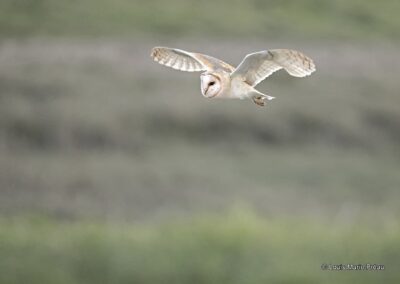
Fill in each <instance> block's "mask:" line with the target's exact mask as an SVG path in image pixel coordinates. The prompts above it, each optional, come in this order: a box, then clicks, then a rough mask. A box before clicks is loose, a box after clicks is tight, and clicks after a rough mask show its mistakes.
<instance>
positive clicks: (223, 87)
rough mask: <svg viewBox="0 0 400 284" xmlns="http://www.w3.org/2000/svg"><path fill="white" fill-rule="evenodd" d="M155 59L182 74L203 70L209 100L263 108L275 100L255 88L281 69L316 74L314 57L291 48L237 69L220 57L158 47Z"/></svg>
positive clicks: (263, 54) (258, 55)
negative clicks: (236, 101)
mask: <svg viewBox="0 0 400 284" xmlns="http://www.w3.org/2000/svg"><path fill="white" fill-rule="evenodd" d="M151 57H152V58H153V59H154V60H155V61H157V62H158V63H160V64H162V65H165V66H168V67H171V68H174V69H176V70H180V71H188V72H195V71H203V73H202V74H201V75H200V79H201V80H200V81H201V84H200V86H201V93H202V94H203V96H204V97H206V98H237V99H251V100H253V101H254V103H256V104H257V105H259V106H265V105H266V100H272V99H274V97H272V96H269V95H266V94H263V93H261V92H259V91H257V90H256V89H255V88H254V87H255V86H256V85H257V84H258V83H260V82H261V81H263V80H264V79H265V78H267V77H268V76H270V75H271V74H272V73H274V72H275V71H278V70H279V69H282V68H283V69H285V70H286V71H287V72H288V73H289V74H290V75H292V76H295V77H305V76H307V75H310V74H311V73H312V72H314V71H315V65H314V63H313V61H312V59H311V58H309V57H307V56H305V55H304V54H303V53H301V52H299V51H295V50H290V49H272V50H264V51H259V52H254V53H250V54H248V55H246V57H245V58H244V59H243V60H242V62H241V63H240V64H239V66H238V67H237V68H234V67H233V66H231V65H229V64H228V63H225V62H224V61H222V60H219V59H217V58H214V57H211V56H208V55H205V54H200V53H193V52H188V51H184V50H180V49H175V48H168V47H154V48H153V49H152V51H151Z"/></svg>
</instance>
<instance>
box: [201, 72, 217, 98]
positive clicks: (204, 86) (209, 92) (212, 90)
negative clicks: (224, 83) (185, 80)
mask: <svg viewBox="0 0 400 284" xmlns="http://www.w3.org/2000/svg"><path fill="white" fill-rule="evenodd" d="M200 80H201V93H202V94H203V96H204V97H206V98H213V97H215V96H216V95H218V93H219V92H220V91H221V80H220V78H219V77H217V76H215V75H213V74H210V73H203V74H201V76H200Z"/></svg>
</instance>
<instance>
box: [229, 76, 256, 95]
mask: <svg viewBox="0 0 400 284" xmlns="http://www.w3.org/2000/svg"><path fill="white" fill-rule="evenodd" d="M250 89H251V86H249V85H248V84H246V83H245V82H243V80H242V78H240V77H234V78H233V79H232V80H231V84H230V92H229V93H230V94H229V95H230V98H234V99H241V100H243V99H246V98H248V97H249V96H248V94H249V91H250Z"/></svg>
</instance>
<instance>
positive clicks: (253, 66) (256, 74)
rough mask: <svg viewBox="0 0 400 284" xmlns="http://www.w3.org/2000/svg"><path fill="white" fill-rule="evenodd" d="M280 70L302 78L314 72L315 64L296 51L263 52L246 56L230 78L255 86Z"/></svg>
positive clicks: (277, 50)
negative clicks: (240, 79)
mask: <svg viewBox="0 0 400 284" xmlns="http://www.w3.org/2000/svg"><path fill="white" fill-rule="evenodd" d="M282 68H283V69H285V70H286V71H287V72H288V73H289V74H290V75H292V76H295V77H304V76H308V75H310V74H311V73H312V72H314V71H315V64H314V62H313V61H312V59H311V58H309V57H307V56H306V55H304V54H303V53H301V52H299V51H296V50H290V49H273V50H264V51H259V52H255V53H251V54H248V55H246V57H245V58H244V59H243V61H242V62H241V63H240V64H239V66H238V67H237V68H236V70H235V71H234V72H233V73H232V77H235V76H237V77H241V78H242V79H243V80H244V81H245V82H246V83H248V84H249V85H251V86H255V85H257V84H258V83H260V82H261V81H262V80H264V79H265V78H267V77H268V76H270V75H271V74H272V73H274V72H275V71H278V70H279V69H282Z"/></svg>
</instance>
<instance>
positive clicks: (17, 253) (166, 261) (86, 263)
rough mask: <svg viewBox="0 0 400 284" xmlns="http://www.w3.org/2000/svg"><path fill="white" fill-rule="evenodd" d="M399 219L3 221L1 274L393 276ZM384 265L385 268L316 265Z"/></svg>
mask: <svg viewBox="0 0 400 284" xmlns="http://www.w3.org/2000/svg"><path fill="white" fill-rule="evenodd" d="M399 240H400V230H399V227H398V226H394V227H393V226H391V227H381V228H379V229H378V228H368V227H363V226H360V225H356V226H354V227H351V228H349V227H341V226H330V225H328V224H326V225H322V224H317V223H309V222H307V221H305V220H302V219H293V220H285V219H274V220H266V219H261V218H259V217H257V216H255V215H254V214H252V213H251V212H249V211H247V210H234V211H232V212H231V213H230V214H226V215H220V216H208V217H202V218H196V219H187V220H185V221H183V220H182V221H180V222H173V223H169V224H159V225H154V226H151V227H150V226H144V225H129V224H124V223H113V224H107V223H87V222H73V223H69V222H64V223H63V222H61V223H60V222H54V221H52V220H48V219H42V218H29V219H24V218H12V219H4V218H3V219H2V220H1V221H0V268H1V271H2V273H1V274H0V282H2V283H9V284H17V283H26V281H27V279H29V283H32V284H36V283H55V284H58V283H69V284H74V283H86V284H89V283H122V284H123V283H143V284H146V283H152V284H155V283H177V284H179V283H216V284H217V283H270V282H272V283H338V282H340V283H377V282H381V283H398V281H399V280H400V278H399V274H398V273H397V269H396V267H398V266H399V265H400V263H399V258H398V253H399V251H398V248H399V245H400V243H399ZM323 263H328V264H340V263H343V264H346V263H350V264H363V263H376V264H384V265H385V270H384V271H322V270H321V268H320V266H321V264H323Z"/></svg>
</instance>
